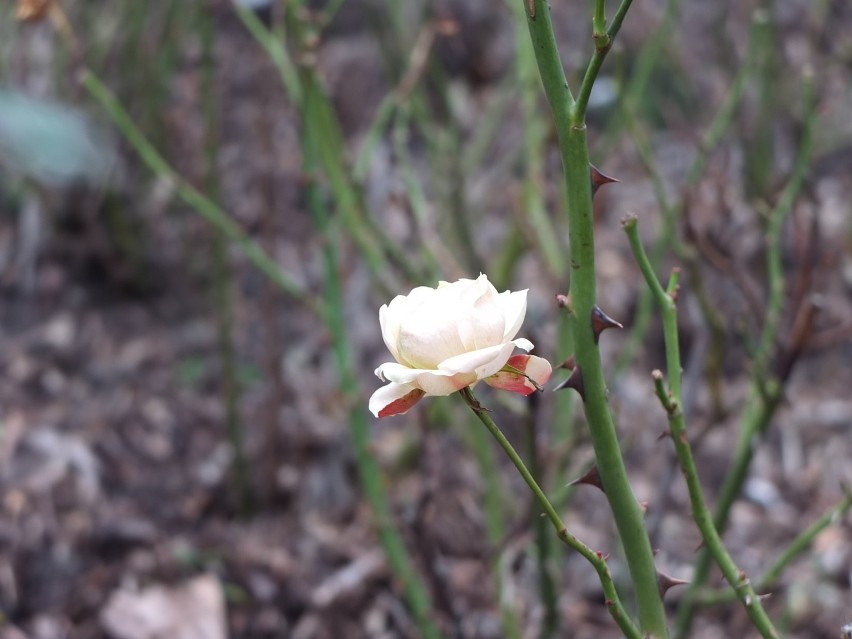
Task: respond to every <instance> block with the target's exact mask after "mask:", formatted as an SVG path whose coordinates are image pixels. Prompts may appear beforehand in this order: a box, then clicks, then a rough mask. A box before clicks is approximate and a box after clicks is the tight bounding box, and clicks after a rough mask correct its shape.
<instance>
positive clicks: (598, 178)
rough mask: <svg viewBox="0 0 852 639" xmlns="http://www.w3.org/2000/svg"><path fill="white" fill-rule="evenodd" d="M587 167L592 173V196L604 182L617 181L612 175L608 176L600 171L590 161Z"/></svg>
mask: <svg viewBox="0 0 852 639" xmlns="http://www.w3.org/2000/svg"><path fill="white" fill-rule="evenodd" d="M589 167H590V169H591V173H592V197H594V196H595V193H597V192H598V189H599V188H600V187H602V186H603V185H604V184H612V183H613V182H618V180H616V179H615V178H614V177H610V176H608V175H605V174H603V173H601V172H600V171H599V170H598V167H596V166H595V165H594V164H592V163H591V162H590V163H589Z"/></svg>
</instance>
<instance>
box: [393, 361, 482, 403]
mask: <svg viewBox="0 0 852 639" xmlns="http://www.w3.org/2000/svg"><path fill="white" fill-rule="evenodd" d="M376 375H377V376H378V377H379V379H381V380H384V381H389V382H393V383H395V384H408V385H411V386H413V387H415V388H419V389H421V390H423V391H425V393H426V394H427V395H431V396H435V397H443V396H444V395H451V394H452V393H455V392H456V391H457V390H460V389H462V388H464V387H465V386H470V385H471V384H473V383H474V382H475V381H476V379H477V378H476V374H474V373H467V372H456V371H442V370H424V369H419V368H408V367H406V366H402V365H401V364H397V363H396V362H387V363H385V364H382V365H381V366H379V367H378V368H377V369H376Z"/></svg>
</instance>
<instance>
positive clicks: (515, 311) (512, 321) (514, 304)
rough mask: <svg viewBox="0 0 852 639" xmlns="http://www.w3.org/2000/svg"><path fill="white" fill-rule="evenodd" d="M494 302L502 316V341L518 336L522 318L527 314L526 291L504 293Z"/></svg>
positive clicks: (522, 321)
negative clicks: (503, 327)
mask: <svg viewBox="0 0 852 639" xmlns="http://www.w3.org/2000/svg"><path fill="white" fill-rule="evenodd" d="M496 302H497V304H498V306H499V307H500V311H501V313H502V314H503V322H504V324H505V332H504V334H503V340H504V341H506V340H510V339H512V338H513V337H514V336H515V335H517V334H518V331H519V330H521V324H523V323H524V317H525V316H526V314H527V290H526V289H524V290H523V291H515V292H511V291H504V292H502V293H500V295H498V296H497V298H496Z"/></svg>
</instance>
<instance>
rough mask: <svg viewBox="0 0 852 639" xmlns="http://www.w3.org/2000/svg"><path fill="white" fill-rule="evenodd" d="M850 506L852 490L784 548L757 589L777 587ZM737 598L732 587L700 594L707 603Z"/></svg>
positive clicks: (761, 579)
mask: <svg viewBox="0 0 852 639" xmlns="http://www.w3.org/2000/svg"><path fill="white" fill-rule="evenodd" d="M850 508H852V492H847V493H846V496H845V497H844V498H843V499H842V500H841V502H840V503H839V504H838V505H836V506H835V507H834V508H832V509H831V510H829V511H828V512H827V513H825V514H824V515H823V516H822V517H820V518H819V519H817V520H816V521H815V522H814V523H813V524H811V525H810V526H809V527H808V528H807V530H804V531H803V532H801V533H800V534H799V535H798V536H797V537H796V538H795V539H794V540H793V541H792V542H791V543H790V545H789V546H787V548H786V550H784V552H782V553H781V554H780V555H779V556H778V558H777V559H776V560H775V561H774V562H773V563H772V565H771V566H770V567H769V568H767V570H766V572H765V573H764V574H763V577H761V578H760V579H759V580H758V582H757V585H756V586H755V590H757V591H759V592H764V591H766V590H768V589H770V588H773V587H775V585H776V584H777V583H778V581H779V579H781V574H782V573H783V572H784V569H785V568H787V566H789V565H790V564H791V563H792V562H793V560H795V559H796V558H797V557H798V556H799V555H801V554H802V553H803V552H804V551H805V550H807V549H808V547H810V545H811V543H812V542H813V540H814V538H816V536H817V535H818V534H820V533H821V532H822V531H823V530H825V529H826V528H828V527H829V526H830V525H831V524H833V523H836V522H838V521H840V520H841V519H842V518H843V517H845V516H846V513H848V512H849V510H850ZM736 598H737V592H736V591H735V590H733V589H731V588H726V589H725V590H721V591H712V592H706V591H705V592H702V593H701V594H700V595H699V600H700V601H701V603H702V604H705V605H707V604H720V603H725V602H728V601H732V600H734V599H736Z"/></svg>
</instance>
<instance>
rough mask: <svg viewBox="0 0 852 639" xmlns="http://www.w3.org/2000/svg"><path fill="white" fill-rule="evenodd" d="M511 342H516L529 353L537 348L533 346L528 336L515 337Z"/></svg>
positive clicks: (516, 344)
mask: <svg viewBox="0 0 852 639" xmlns="http://www.w3.org/2000/svg"><path fill="white" fill-rule="evenodd" d="M509 343H510V344H514V345H515V346H517V347H518V348H521V349H523V350H525V351H526V352H527V353H529V352H530V351H531V350H532V349H533V348H535V346H533V343H532V342H531V341H529V340H528V339H527V338H526V337H519V338H517V339H513V340H512V341H511V342H509Z"/></svg>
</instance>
